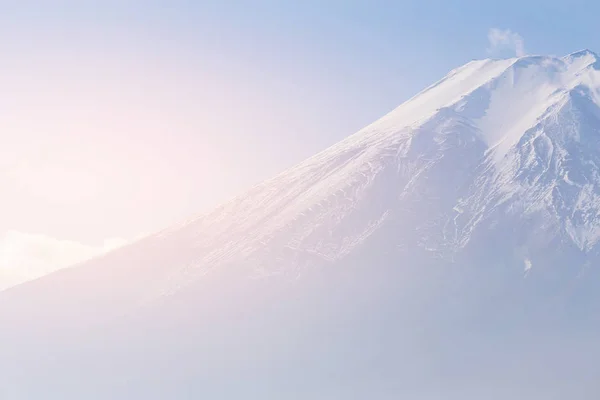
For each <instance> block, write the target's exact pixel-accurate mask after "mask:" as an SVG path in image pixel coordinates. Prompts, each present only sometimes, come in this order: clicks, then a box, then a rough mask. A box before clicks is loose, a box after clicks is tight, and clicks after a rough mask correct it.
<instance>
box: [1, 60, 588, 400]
mask: <svg viewBox="0 0 600 400" xmlns="http://www.w3.org/2000/svg"><path fill="white" fill-rule="evenodd" d="M599 106H600V64H599V59H598V56H596V55H595V54H594V53H592V52H591V51H588V50H584V51H579V52H576V53H573V54H570V55H568V56H565V57H560V58H558V57H545V56H527V57H521V58H513V59H505V60H481V61H472V62H469V63H467V64H466V65H464V66H462V67H460V68H457V69H455V70H453V71H451V72H450V73H449V74H448V75H447V76H446V77H444V78H443V79H442V80H440V81H439V82H437V83H435V84H433V85H432V86H430V87H428V88H426V89H425V90H423V91H422V92H420V93H419V94H417V95H416V96H414V97H413V98H411V99H410V100H408V101H406V102H405V103H403V104H402V105H400V106H399V107H398V108H396V109H395V110H393V111H392V112H390V113H389V114H387V115H385V116H384V117H383V118H381V119H380V120H378V121H376V122H374V123H373V124H371V125H369V126H367V127H365V128H364V129H362V130H360V131H359V132H357V133H355V134H354V135H352V136H350V137H348V138H347V139H345V140H343V141H341V142H340V143H338V144H336V145H334V146H332V147H331V148H329V149H327V150H325V151H323V152H321V153H319V154H317V155H315V156H314V157H311V158H310V159H308V160H306V161H304V162H303V163H301V164H299V165H297V166H295V167H293V168H291V169H289V170H287V171H284V172H283V173H281V174H280V175H278V176H276V177H275V178H273V179H270V180H267V181H265V182H263V183H262V184H260V185H258V186H256V187H254V188H252V189H251V190H250V191H248V192H247V193H245V194H243V195H241V196H239V197H237V198H235V199H233V200H231V201H229V202H228V203H225V204H223V205H221V206H220V207H218V208H217V209H215V210H213V211H212V212H209V213H208V214H206V215H202V216H199V217H196V218H192V219H190V220H189V221H185V222H183V223H181V224H179V225H177V226H174V227H172V228H170V229H166V230H164V231H162V232H159V233H157V234H155V235H152V236H149V237H147V238H145V239H143V240H141V241H139V242H137V243H134V244H132V245H130V246H126V247H124V248H121V249H118V250H116V251H114V252H112V253H109V254H107V255H105V256H102V257H99V258H96V259H94V260H91V261H89V262H86V263H83V264H81V265H78V266H75V267H73V268H70V269H67V270H63V271H60V272H57V273H55V274H52V275H50V276H47V277H45V278H42V279H39V280H37V281H34V282H30V283H28V284H25V285H21V286H18V287H16V288H13V289H10V290H7V291H5V292H3V293H0V326H1V327H2V329H1V330H0V394H2V393H3V392H2V390H4V391H5V393H8V395H7V396H8V397H7V398H18V399H22V398H26V399H41V398H44V399H79V398H86V399H106V398H110V399H121V398H122V399H131V398H144V399H163V398H181V399H183V398H220V399H238V398H281V399H307V398H310V399H325V398H356V399H363V398H364V399H367V398H369V399H371V398H373V399H391V398H398V397H409V398H413V399H429V398H448V399H461V400H464V399H475V398H481V397H486V398H490V399H507V398H542V397H544V398H564V397H565V396H569V397H576V398H592V397H590V396H589V393H591V392H590V391H592V390H593V389H594V388H596V389H597V383H596V380H595V377H594V374H591V372H590V371H592V370H593V368H595V365H596V360H597V357H598V355H600V349H599V348H598V345H597V340H596V338H597V334H598V333H600V328H599V324H598V315H600V314H598V312H597V311H598V308H599V305H600V297H598V295H597V293H598V287H599V286H598V285H599V284H600V281H599V280H598V271H597V266H598V265H600V252H599V250H600V217H599V214H600V187H599V185H600V169H599V168H600V107H599ZM515 360H518V361H515ZM549 360H551V361H549ZM590 368H592V369H590ZM556 377H561V378H562V379H560V380H557V379H555V378H556ZM10 396H12V397H10Z"/></svg>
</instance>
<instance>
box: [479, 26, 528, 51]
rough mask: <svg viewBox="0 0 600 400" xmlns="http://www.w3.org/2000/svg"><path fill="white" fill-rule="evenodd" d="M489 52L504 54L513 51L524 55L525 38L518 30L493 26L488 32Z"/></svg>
mask: <svg viewBox="0 0 600 400" xmlns="http://www.w3.org/2000/svg"><path fill="white" fill-rule="evenodd" d="M488 41H489V47H488V49H487V50H488V53H490V54H492V55H504V54H508V53H511V55H516V56H517V57H521V56H524V55H525V54H526V51H525V40H523V37H522V36H521V35H519V34H518V33H517V32H513V31H511V30H510V29H498V28H492V29H490V30H489V32H488Z"/></svg>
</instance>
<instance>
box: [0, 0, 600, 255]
mask: <svg viewBox="0 0 600 400" xmlns="http://www.w3.org/2000/svg"><path fill="white" fill-rule="evenodd" d="M599 13H600V4H598V3H596V2H592V1H588V2H583V1H572V2H570V3H567V2H564V1H562V2H558V1H554V0H550V1H538V0H532V1H526V2H524V1H513V0H509V1H501V2H489V1H474V0H462V1H449V0H445V1H438V0H430V1H383V0H371V1H350V0H346V1H341V0H320V1H316V0H304V1H284V0H281V1H267V0H256V1H241V0H237V1H231V0H219V1H191V0H188V1H183V0H169V1H165V0H163V1H152V0H147V1H135V0H130V1H115V0H105V1H86V0H77V1H65V0H63V1H50V0H44V1H35V2H34V1H27V0H22V1H18V2H16V1H0V51H1V52H2V63H0V88H2V92H3V96H2V97H0V117H1V118H0V135H1V138H2V147H1V148H0V187H2V191H3V202H4V204H3V207H0V237H1V236H2V235H3V234H5V233H6V232H12V233H11V235H10V236H11V238H12V239H11V240H12V241H11V243H14V241H15V240H16V239H15V238H27V237H30V238H31V237H35V238H36V239H35V240H36V241H40V240H42V239H41V238H43V237H47V238H49V239H48V240H50V241H64V240H69V241H73V242H75V243H79V244H83V245H85V246H96V248H104V247H105V244H106V242H107V241H108V242H110V243H113V242H115V241H116V242H119V241H121V240H130V239H131V238H133V237H136V236H137V235H139V234H142V233H146V232H152V231H155V230H157V229H160V228H162V227H165V226H168V225H170V224H171V223H173V222H175V221H178V220H180V219H182V218H185V217H187V216H189V215H191V214H195V213H198V212H202V211H205V210H207V209H208V208H210V207H212V206H214V205H215V204H217V203H218V202H220V201H223V200H224V199H226V198H228V197H231V196H233V195H236V194H238V193H240V192H242V191H243V190H245V189H246V188H248V187H249V186H251V185H253V184H255V183H257V182H259V181H260V180H262V179H265V178H268V177H270V176H273V175H274V174H276V173H278V172H280V171H281V170H283V169H285V168H287V167H290V166H291V165H293V164H295V163H297V162H299V161H301V160H303V159H304V158H306V157H308V156H310V155H312V154H314V153H315V152H317V151H319V150H322V149H324V148H325V147H327V146H329V145H331V144H333V143H335V142H336V141H338V140H340V139H342V138H343V137H345V136H348V135H349V134H352V133H354V132H355V131H357V130H358V129H360V128H361V127H363V126H364V125H366V124H368V123H370V122H372V121H373V120H375V119H376V118H378V117H380V116H382V115H383V114H385V113H386V112H388V111H390V110H391V109H393V108H394V107H396V106H397V105H399V104H400V103H402V102H403V101H404V100H406V99H408V98H409V97H411V96H412V95H414V94H415V93H416V92H418V91H419V90H421V89H423V88H424V87H425V86H428V85H429V84H431V83H433V82H434V81H436V80H438V79H440V78H441V77H443V76H444V75H445V74H446V73H447V72H448V71H449V70H451V69H453V68H455V67H457V66H460V65H462V64H464V63H465V62H467V61H469V60H472V59H477V58H486V57H490V56H495V57H499V56H509V55H514V53H515V52H516V50H517V47H519V46H521V47H523V48H524V50H523V52H525V53H534V54H555V55H563V54H567V53H570V52H573V51H576V50H579V49H581V48H590V49H592V50H600V24H598V23H597V15H599ZM492 29H497V31H496V36H495V38H496V45H495V46H494V45H492V44H490V38H489V34H490V30H492ZM503 43H504V44H503ZM15 232H18V234H15ZM32 235H35V236H32ZM19 240H20V239H19ZM23 240H25V239H23ZM32 240H33V239H32ZM51 243H54V242H51ZM60 243H62V245H61V246H59V247H61V248H65V247H68V246H64V242H60ZM46 245H48V243H46ZM2 246H3V245H2V240H1V239H0V253H2V251H5V252H6V248H7V247H6V246H8V245H5V246H4V249H5V250H2V248H3V247H2ZM11 246H12V247H11V249H12V248H14V245H13V244H11ZM52 246H54V245H53V244H51V245H50V247H52ZM21 248H24V249H27V248H28V247H27V246H21ZM80 250H81V249H80ZM88 250H89V249H83V250H82V251H81V253H85V254H88V253H89V252H88ZM11 251H12V250H11ZM24 251H25V252H27V250H24ZM45 253H46V254H50V253H51V251H45ZM11 254H12V253H11ZM11 257H17V256H15V255H14V254H13V256H11ZM67 258H69V257H67ZM69 259H70V258H69ZM0 267H1V266H0Z"/></svg>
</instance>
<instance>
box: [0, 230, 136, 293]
mask: <svg viewBox="0 0 600 400" xmlns="http://www.w3.org/2000/svg"><path fill="white" fill-rule="evenodd" d="M125 243H127V241H126V240H124V239H120V238H112V239H107V240H105V241H104V243H103V245H102V246H88V245H85V244H82V243H78V242H74V241H70V240H60V239H55V238H51V237H48V236H44V235H36V234H30V233H22V232H16V231H8V232H5V233H4V234H2V235H0V290H3V289H6V288H8V287H11V286H14V285H17V284H19V283H22V282H25V281H28V280H31V279H35V278H39V277H40V276H43V275H46V274H48V273H51V272H53V271H57V270H59V269H61V268H64V267H68V266H71V265H73V264H77V263H78V262H81V261H84V260H87V259H90V258H93V257H95V256H97V255H100V254H103V253H106V252H107V251H110V250H113V249H115V248H117V247H120V246H122V245H124V244H125Z"/></svg>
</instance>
